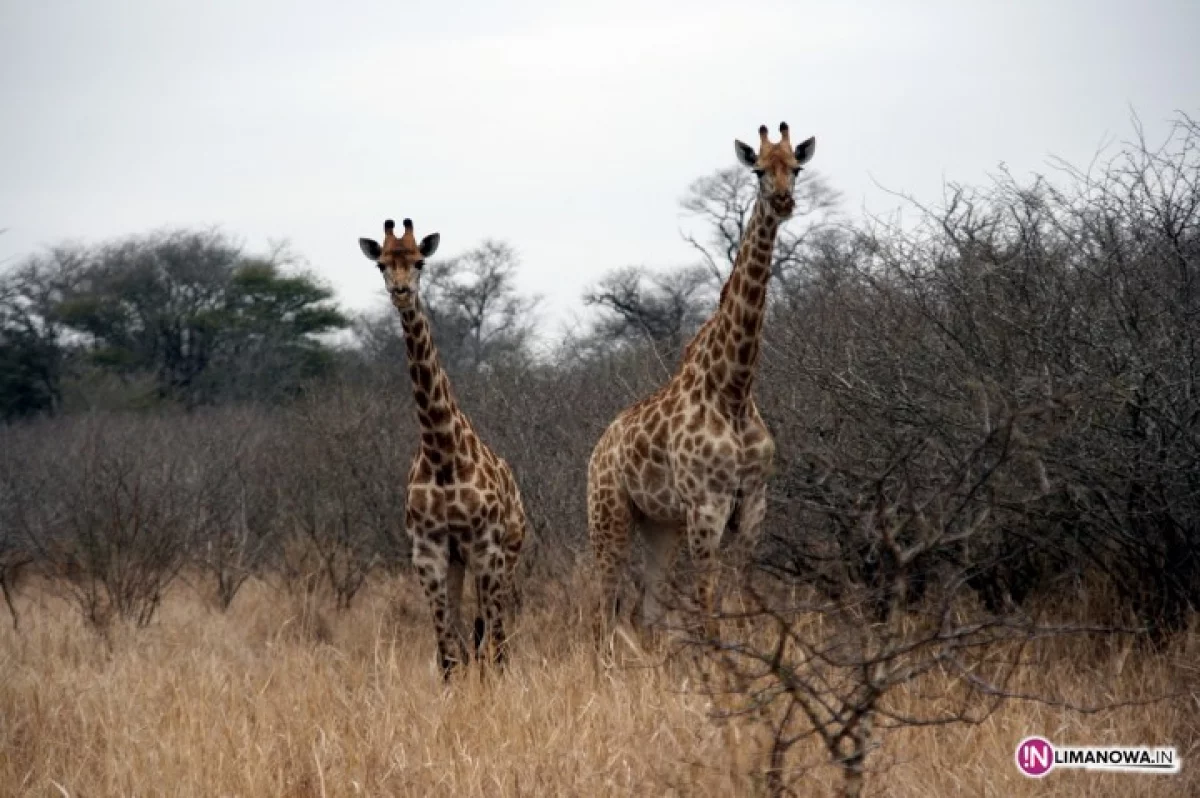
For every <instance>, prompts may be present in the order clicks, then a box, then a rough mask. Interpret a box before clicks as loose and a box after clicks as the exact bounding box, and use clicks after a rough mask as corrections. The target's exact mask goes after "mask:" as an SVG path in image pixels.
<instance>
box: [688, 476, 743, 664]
mask: <svg viewBox="0 0 1200 798" xmlns="http://www.w3.org/2000/svg"><path fill="white" fill-rule="evenodd" d="M732 511H733V500H732V499H730V498H728V497H724V498H712V499H708V500H706V501H704V502H703V503H701V504H698V505H696V506H694V507H692V508H690V509H689V510H688V520H687V542H688V554H690V555H691V558H692V566H693V567H694V568H695V569H696V599H697V603H698V605H699V606H698V609H699V611H700V613H701V618H702V621H701V631H702V632H703V634H704V637H705V639H710V640H711V639H713V638H715V637H716V633H717V625H716V619H715V610H716V588H717V579H718V570H717V569H718V565H719V562H720V561H719V557H718V555H719V546H720V544H721V533H723V532H724V531H725V525H726V524H727V523H728V521H729V514H730V513H731V512H732Z"/></svg>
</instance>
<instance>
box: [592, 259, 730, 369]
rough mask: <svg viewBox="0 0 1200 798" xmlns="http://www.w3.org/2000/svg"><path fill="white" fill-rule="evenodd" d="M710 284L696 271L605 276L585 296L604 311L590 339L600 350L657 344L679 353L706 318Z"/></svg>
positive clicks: (630, 270)
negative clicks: (605, 347)
mask: <svg viewBox="0 0 1200 798" xmlns="http://www.w3.org/2000/svg"><path fill="white" fill-rule="evenodd" d="M710 287H711V281H710V279H709V275H708V273H707V272H706V270H705V269H704V268H702V267H699V266H692V267H686V268H682V269H675V270H672V271H667V272H650V271H648V270H646V269H644V268H639V267H637V266H628V267H625V268H623V269H617V270H615V271H612V272H610V273H608V274H607V275H605V276H604V277H603V278H601V279H600V281H599V282H598V283H597V284H596V285H595V286H594V287H593V288H591V289H589V290H588V291H586V292H585V293H584V295H583V302H584V304H585V305H589V306H592V307H596V308H598V309H600V310H601V311H602V313H601V315H600V317H599V319H598V320H597V321H596V322H595V324H594V326H593V328H592V330H591V331H590V333H589V335H590V336H591V337H592V338H594V339H596V341H597V345H599V346H605V345H607V346H611V345H613V344H618V343H621V342H625V343H639V344H655V345H661V346H664V347H666V348H668V349H669V350H670V351H678V350H680V349H681V348H682V347H683V344H684V343H686V341H687V339H688V338H690V337H691V335H693V334H694V333H695V331H696V330H697V329H698V328H699V326H700V325H701V324H702V323H703V322H704V319H705V317H706V315H707V313H708V312H709V310H710V308H709V306H708V301H709V300H710V299H711V297H710V296H708V294H710V293H711V291H707V290H706V289H708V288H710Z"/></svg>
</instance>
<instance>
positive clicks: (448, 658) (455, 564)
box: [358, 219, 526, 679]
mask: <svg viewBox="0 0 1200 798" xmlns="http://www.w3.org/2000/svg"><path fill="white" fill-rule="evenodd" d="M383 231H384V239H383V244H382V245H380V244H379V243H377V242H375V241H373V240H372V239H369V238H360V239H359V240H358V243H359V247H360V248H361V249H362V252H363V254H364V255H365V256H366V257H367V258H368V259H369V260H371V261H372V262H374V263H375V264H376V265H377V266H378V267H379V271H380V272H381V273H382V274H383V280H384V284H385V285H386V286H387V290H388V296H389V297H390V299H391V302H392V305H393V306H394V307H395V308H396V310H397V311H398V312H399V313H400V321H401V323H402V325H403V327H404V342H405V348H406V349H407V352H408V373H409V376H411V377H412V383H413V398H414V399H415V403H416V409H417V420H418V423H419V426H420V431H421V442H420V446H419V448H418V449H417V452H416V454H415V455H414V456H413V461H412V465H411V467H410V468H409V471H408V484H407V499H408V500H407V506H406V508H405V518H404V523H405V528H406V530H407V531H408V534H409V536H410V537H411V538H412V561H413V568H414V569H415V570H416V572H417V578H418V579H419V580H420V582H421V587H422V589H423V590H424V591H425V595H426V597H427V598H428V600H429V603H430V606H431V608H432V610H433V625H434V629H435V631H436V633H437V647H438V658H439V664H440V665H441V669H442V675H443V676H444V677H445V678H447V679H449V677H450V675H451V673H452V672H453V670H454V669H455V667H456V666H458V665H459V664H461V663H465V661H466V657H467V652H466V643H465V639H464V635H463V633H462V626H461V622H460V617H459V604H460V602H461V598H462V588H463V579H464V577H465V573H466V569H467V568H469V569H470V570H471V571H472V573H473V574H474V576H475V592H476V596H477V599H478V601H479V607H480V612H481V616H482V617H477V618H476V620H475V628H474V638H475V641H474V642H475V648H476V651H477V653H478V654H482V653H483V646H484V643H485V640H486V641H487V642H490V645H489V648H490V649H491V654H490V659H491V661H492V662H494V663H495V664H497V665H502V664H503V663H504V660H505V656H506V646H507V642H506V638H505V633H504V618H503V616H504V613H505V611H506V610H510V609H511V608H512V605H513V602H514V599H515V586H514V584H513V581H514V576H515V570H516V566H517V558H518V557H519V556H520V553H521V547H522V545H523V544H524V542H525V535H526V518H525V508H524V506H523V505H522V503H521V493H520V491H519V490H518V488H517V483H516V480H515V479H514V478H513V474H512V470H511V469H510V468H509V466H508V463H506V462H505V461H504V459H503V458H501V457H500V456H499V455H497V454H496V453H495V452H493V451H492V450H491V449H490V448H488V446H487V445H486V444H484V442H483V441H482V440H481V439H480V438H479V435H478V434H477V433H476V432H475V429H474V427H473V426H472V425H471V421H470V419H468V418H467V416H466V414H465V413H463V411H462V410H461V409H459V407H458V403H457V402H456V401H455V399H454V394H453V393H452V391H451V389H450V380H449V378H448V377H447V376H446V372H445V371H444V370H443V369H442V366H441V363H440V362H439V360H438V355H437V349H436V348H435V347H434V345H433V339H432V337H431V336H430V332H429V321H428V319H427V318H426V316H425V313H424V311H423V310H422V308H421V302H420V299H419V297H418V294H417V289H418V286H419V283H420V279H421V271H422V269H423V268H424V266H425V259H426V258H428V257H431V256H432V255H433V253H434V252H435V251H437V248H438V243H439V242H440V240H441V238H440V236H439V235H438V234H437V233H433V234H431V235H428V236H425V238H423V239H422V240H421V242H420V243H419V244H418V243H417V239H416V237H415V236H414V234H413V224H412V220H411V219H405V220H404V234H403V235H401V236H400V237H399V238H397V237H396V235H395V223H394V222H392V220H390V219H389V220H387V221H386V222H384V224H383Z"/></svg>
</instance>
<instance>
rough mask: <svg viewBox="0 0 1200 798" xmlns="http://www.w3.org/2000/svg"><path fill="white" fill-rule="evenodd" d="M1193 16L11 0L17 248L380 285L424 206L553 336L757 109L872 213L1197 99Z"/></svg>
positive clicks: (692, 4) (719, 163) (1087, 7)
mask: <svg viewBox="0 0 1200 798" xmlns="http://www.w3.org/2000/svg"><path fill="white" fill-rule="evenodd" d="M1198 32H1200V2H1197V1H1196V0H1178V1H1176V2H1168V1H1167V0H1160V1H1156V2H1150V1H1149V0H1143V1H1142V2H1136V3H1135V2H1126V3H1116V2H1109V1H1108V0H1032V1H1025V0H1022V1H1020V2H1018V1H1016V0H995V1H992V0H988V1H987V2H984V1H983V0H953V1H952V2H932V1H929V2H915V1H910V2H901V1H900V0H891V1H888V2H883V1H881V2H861V1H856V2H854V3H850V2H841V3H832V2H825V3H814V2H799V1H798V0H780V2H755V0H736V1H735V0H724V2H710V0H687V2H652V1H651V0H605V1H604V2H600V3H590V2H589V3H571V2H567V0H561V1H560V2H553V3H552V2H545V3H543V2H532V0H526V1H524V2H516V3H511V2H491V1H489V0H472V1H471V2H450V1H449V0H446V1H444V2H424V3H417V2H411V1H410V2H397V1H396V0H387V1H386V2H385V1H384V0H380V1H379V2H336V3H335V2H330V1H329V0H322V1H321V2H315V1H313V0H290V1H289V2H282V1H281V0H189V1H188V2H177V1H176V0H124V2H118V1H117V0H81V1H80V2H64V1H63V0H0V108H2V109H3V117H2V118H3V124H0V228H8V232H6V233H5V234H4V235H2V236H0V260H2V259H5V258H9V259H10V260H8V261H7V263H8V264H10V265H11V263H13V262H14V260H12V259H19V258H20V257H22V256H25V255H27V254H29V253H31V252H34V251H36V250H37V249H39V248H41V247H44V246H47V245H50V244H53V243H55V242H58V241H61V240H63V239H66V238H71V239H76V240H81V241H84V242H97V241H103V240H105V239H108V238H112V237H116V236H123V235H127V234H130V233H144V232H147V231H150V230H153V229H155V228H158V227H162V226H176V225H182V226H200V225H210V224H216V225H219V226H220V227H221V228H222V229H223V230H225V231H226V232H228V233H230V234H233V235H234V236H236V237H238V238H239V239H240V240H242V241H244V242H245V243H246V244H247V246H248V247H249V248H250V249H262V248H265V246H266V242H267V241H268V239H288V240H290V242H291V243H292V245H293V247H294V249H295V250H296V251H297V252H298V253H299V254H301V255H303V256H304V257H305V258H306V259H307V260H308V261H309V265H310V266H311V268H312V269H313V270H314V271H316V272H317V273H318V274H320V275H322V276H323V277H325V278H326V279H328V280H329V281H330V282H331V283H332V284H333V285H334V286H335V288H336V289H337V291H338V293H339V295H340V297H341V298H342V300H343V301H344V302H345V303H346V304H348V305H349V306H351V307H352V308H356V309H359V308H370V307H378V306H380V303H381V302H382V294H383V290H382V282H381V280H380V279H379V275H378V273H377V272H376V270H375V269H373V268H371V267H370V266H369V264H367V262H366V261H365V260H364V259H363V258H362V255H361V254H360V253H359V251H358V246H357V243H356V239H357V238H358V237H359V236H364V235H365V236H372V237H381V232H382V231H381V229H380V227H381V224H382V222H383V219H384V218H386V217H394V218H396V219H401V218H403V217H406V216H410V217H412V218H413V219H414V221H415V223H416V226H417V232H418V234H419V235H425V234H426V233H429V232H433V231H438V232H440V233H441V234H442V250H441V252H440V253H439V254H440V255H452V254H454V253H455V252H458V251H461V250H463V249H467V248H469V247H471V246H473V245H475V244H476V243H478V242H479V241H480V240H481V239H483V238H485V237H493V238H501V239H504V240H507V241H509V242H510V243H511V244H513V245H514V246H515V247H516V248H517V250H518V251H519V253H520V255H521V258H522V267H521V273H520V285H521V288H522V289H523V290H525V291H528V292H538V293H541V294H544V295H545V296H546V305H545V312H544V313H543V319H544V327H543V329H544V330H545V329H547V328H550V329H553V328H557V326H558V325H559V324H561V323H562V322H563V320H564V319H565V318H567V317H568V315H569V314H570V313H571V312H572V311H574V310H577V309H578V308H579V299H578V298H579V295H580V293H581V291H582V289H583V288H584V287H585V286H587V285H588V284H590V283H591V282H593V281H594V280H595V279H596V278H597V277H598V276H599V275H601V274H602V273H603V272H604V271H605V270H607V269H609V268H612V267H616V266H623V265H629V264H646V265H649V266H652V267H668V266H674V265H680V264H683V263H686V262H688V261H689V259H690V255H689V252H688V249H687V248H686V246H685V245H684V244H683V242H682V240H681V237H680V229H681V228H682V227H683V226H685V225H686V224H687V219H686V217H684V216H683V215H682V213H681V211H680V210H679V206H678V200H679V198H680V197H681V196H682V194H683V193H684V190H685V189H686V188H687V186H688V184H689V183H690V182H691V181H692V180H694V179H695V178H697V177H699V176H702V175H705V174H708V173H710V172H712V171H713V170H715V169H718V168H722V167H726V166H731V165H733V164H734V163H735V161H734V155H733V146H732V142H733V139H734V138H741V139H743V140H744V141H747V142H750V143H754V142H755V141H756V132H755V131H756V129H757V127H758V125H759V124H761V123H766V124H768V125H770V126H771V128H772V130H774V129H775V128H777V126H778V123H779V122H780V121H781V120H786V121H787V122H789V123H790V125H791V127H792V130H793V139H794V140H797V141H798V140H799V139H801V138H804V137H807V136H809V135H816V136H817V139H818V147H817V154H816V158H815V159H814V161H813V164H812V167H813V168H814V170H816V171H819V172H820V173H821V174H822V175H824V176H825V177H826V178H827V179H828V180H829V181H830V182H831V183H832V184H833V186H834V187H836V188H838V189H840V190H841V191H842V192H843V193H844V196H845V203H846V204H845V210H846V212H847V213H848V214H851V215H853V214H858V213H860V212H861V211H862V209H863V208H864V207H866V208H868V209H870V210H873V211H884V210H887V209H888V208H891V207H893V206H894V204H895V202H894V200H893V199H892V198H890V197H889V196H888V195H887V194H885V193H884V192H882V191H880V190H879V189H878V188H876V187H875V183H879V184H882V185H883V186H886V187H888V188H891V189H895V190H901V191H906V192H909V193H912V194H914V195H916V196H917V197H919V198H922V199H936V198H937V197H938V196H940V194H941V188H942V185H943V182H944V181H948V180H950V181H966V182H978V181H980V180H982V179H983V178H984V176H985V175H986V173H988V172H989V171H994V170H995V168H996V167H997V165H998V164H999V163H1001V162H1004V163H1005V164H1007V165H1008V166H1009V168H1011V169H1012V170H1013V171H1014V172H1016V173H1017V174H1018V175H1027V174H1029V173H1031V172H1034V171H1046V170H1047V168H1048V157H1049V156H1050V155H1052V154H1053V155H1059V156H1063V157H1066V158H1068V159H1070V160H1074V161H1076V162H1086V161H1088V160H1089V159H1090V157H1091V156H1092V154H1094V152H1095V151H1096V149H1097V147H1099V146H1100V145H1101V144H1103V143H1105V142H1106V141H1108V142H1111V141H1113V140H1120V139H1124V138H1126V137H1127V136H1128V135H1129V134H1130V132H1131V128H1130V109H1131V108H1133V109H1135V110H1136V111H1137V113H1138V115H1139V116H1140V117H1141V118H1142V120H1143V122H1144V123H1145V125H1146V128H1147V131H1148V132H1149V133H1151V135H1154V134H1155V133H1156V132H1161V131H1163V130H1164V129H1165V125H1166V123H1167V121H1168V120H1169V118H1170V117H1171V116H1172V115H1173V113H1174V112H1175V111H1176V110H1186V111H1189V112H1192V113H1193V114H1195V113H1197V112H1200V47H1197V38H1196V37H1197V33H1198Z"/></svg>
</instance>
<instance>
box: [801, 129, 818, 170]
mask: <svg viewBox="0 0 1200 798" xmlns="http://www.w3.org/2000/svg"><path fill="white" fill-rule="evenodd" d="M816 151H817V137H816V136H809V137H808V138H807V139H805V140H804V141H802V142H800V143H799V144H797V145H796V160H797V161H798V162H799V163H800V165H801V166H804V164H806V163H808V162H809V161H811V160H812V157H813V153H814V152H816Z"/></svg>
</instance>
